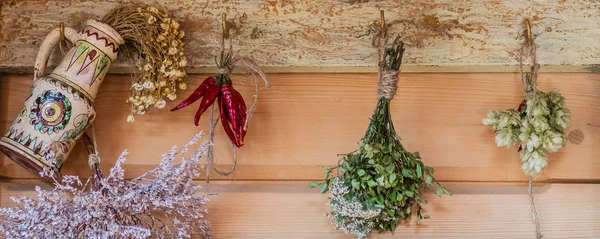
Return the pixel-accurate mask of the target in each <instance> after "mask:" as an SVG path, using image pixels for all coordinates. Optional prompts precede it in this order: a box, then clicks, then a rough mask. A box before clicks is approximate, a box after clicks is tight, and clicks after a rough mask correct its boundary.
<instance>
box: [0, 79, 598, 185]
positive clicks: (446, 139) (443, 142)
mask: <svg viewBox="0 0 600 239" xmlns="http://www.w3.org/2000/svg"><path fill="white" fill-rule="evenodd" d="M202 79H204V76H202V75H194V76H192V77H191V78H190V87H189V89H188V90H187V91H184V92H182V93H181V94H180V98H183V96H187V95H188V94H189V93H190V92H191V91H192V90H193V89H195V88H196V86H197V85H198V84H199V82H201V80H202ZM270 80H271V82H272V85H273V86H272V88H270V89H264V88H263V89H262V90H261V93H260V96H259V102H258V106H257V111H256V113H255V114H254V117H253V118H252V119H251V121H250V125H249V133H248V135H247V137H246V145H245V146H244V147H242V148H241V150H239V151H238V155H239V159H238V168H237V170H236V171H235V172H234V173H233V174H232V175H230V176H228V177H222V176H218V175H217V174H214V173H213V174H212V176H213V177H212V178H213V179H215V180H250V181H254V180H262V181H264V180H268V181H280V180H283V181H306V180H317V179H320V178H322V177H323V172H322V170H321V165H335V164H336V163H337V161H338V160H339V158H338V157H337V156H336V155H337V154H340V153H347V152H350V151H353V150H355V149H356V147H357V144H356V143H357V142H358V140H359V139H360V138H361V137H362V136H363V135H364V130H365V129H366V127H367V125H368V123H369V117H370V116H371V114H372V111H373V109H374V107H375V103H376V95H375V92H376V89H375V87H376V75H375V74H271V75H270ZM539 81H540V86H539V87H540V89H541V90H545V91H548V90H552V89H554V88H557V89H560V92H562V93H563V94H564V95H565V97H566V98H567V105H568V107H569V108H570V109H571V110H572V113H573V115H572V119H573V120H572V124H571V126H570V127H569V128H568V129H567V130H566V133H567V134H569V133H570V132H571V131H574V130H578V131H577V132H578V134H579V133H580V134H581V135H582V136H577V141H578V142H579V140H582V141H581V142H580V143H579V144H568V145H567V146H566V147H564V148H563V149H561V150H560V151H559V152H557V153H552V154H550V157H549V166H548V168H547V170H545V171H544V173H543V174H542V175H540V176H539V177H537V178H536V180H539V181H546V182H574V181H576V182H598V181H599V180H600V161H598V160H596V156H597V155H600V148H599V147H597V144H598V142H600V108H599V107H598V105H600V97H598V93H597V92H598V91H600V75H598V74H573V73H569V74H567V73H560V74H559V73H552V74H550V73H547V74H541V75H540V80H539ZM129 82H130V77H129V76H127V75H110V76H108V77H107V78H106V79H105V82H104V84H103V85H102V87H101V88H100V93H99V95H98V97H97V100H96V107H97V112H98V117H97V120H96V121H95V123H94V124H95V129H96V134H97V137H98V147H99V151H100V156H101V158H102V166H103V168H105V169H108V168H109V167H110V166H112V165H113V164H114V162H115V160H116V159H117V157H118V155H119V154H120V153H121V152H122V151H123V150H125V149H127V150H128V152H129V155H128V160H127V163H126V164H125V167H126V169H127V176H128V177H132V176H136V175H139V174H141V173H142V172H145V171H147V170H148V169H150V168H152V167H154V166H155V165H156V164H157V163H158V162H159V160H160V155H161V154H162V153H164V152H167V151H168V149H170V148H171V147H172V146H173V145H183V144H184V143H186V142H187V141H188V140H189V139H190V138H191V137H192V136H193V135H194V134H196V133H198V132H199V131H200V130H206V129H207V128H208V127H207V121H206V118H207V117H204V119H203V120H204V121H202V122H201V126H200V127H196V126H194V125H193V123H192V119H193V115H194V112H195V110H196V107H197V105H194V106H191V107H188V108H186V109H184V110H181V111H177V112H168V110H167V109H163V110H160V111H159V110H156V109H153V110H152V111H150V112H149V113H148V114H146V115H143V116H138V117H136V121H135V123H133V124H130V123H126V122H125V119H126V116H127V114H128V112H129V110H128V107H129V105H128V104H126V103H125V98H126V96H127V95H128V90H129V85H130V83H129ZM234 82H235V83H234V84H235V86H236V88H238V89H239V90H240V91H241V92H242V94H243V95H244V96H245V98H247V99H248V97H251V94H252V92H253V88H252V87H251V85H250V84H249V83H248V82H247V80H246V79H245V78H244V77H243V76H237V75H236V76H234ZM30 86H31V76H30V75H3V76H2V77H1V78H0V106H1V107H0V108H1V109H2V110H1V111H0V131H1V132H5V131H6V129H7V128H8V127H9V125H10V124H11V123H12V122H13V120H14V119H15V116H16V115H17V113H18V112H19V110H20V109H21V108H22V107H23V106H22V104H23V100H24V99H25V97H26V95H27V93H28V92H29V88H30ZM522 97H523V93H522V92H521V89H520V87H519V80H518V75H517V74H513V73H478V74H401V76H400V83H399V89H398V95H397V96H396V97H395V98H394V100H393V102H392V112H393V120H394V123H395V127H396V130H397V131H398V133H399V135H400V136H401V137H402V138H403V141H402V143H403V144H404V145H405V146H406V148H407V149H408V150H410V151H419V152H420V153H421V156H422V157H423V160H424V162H425V163H426V164H428V165H430V166H432V167H434V168H435V169H436V174H435V175H436V177H437V178H438V179H440V180H442V181H461V182H462V181H472V182H482V181H486V182H507V181H521V182H524V181H526V180H527V178H526V177H525V175H524V174H523V173H522V172H521V170H520V167H519V166H520V161H519V158H518V155H517V152H516V150H517V149H516V148H510V149H507V148H501V147H497V146H496V145H495V143H494V133H493V132H492V130H491V129H490V128H489V127H487V126H484V125H482V124H481V120H482V119H483V118H484V116H485V114H486V112H487V111H488V110H489V109H506V108H510V107H516V106H517V105H518V104H519V102H520V101H521V100H522ZM179 100H180V99H177V100H176V102H169V104H168V105H167V107H166V108H170V107H173V106H174V105H175V104H176V103H178V102H179ZM579 131H580V132H579ZM216 135H217V141H216V150H217V152H216V154H217V160H216V161H217V164H219V167H220V168H222V169H225V168H227V167H229V165H230V164H231V158H230V157H231V152H230V146H229V144H228V142H227V141H226V138H225V136H224V134H223V132H222V131H221V129H220V126H219V127H218V130H217V132H216ZM0 163H1V164H0V165H2V166H1V167H0V176H2V177H6V178H37V176H36V175H32V174H30V173H28V172H27V171H25V170H24V169H22V168H21V167H19V166H18V165H16V164H15V163H13V162H12V161H11V160H9V159H8V158H6V156H4V155H0ZM63 173H66V174H77V175H88V174H89V173H90V170H89V168H88V166H87V155H86V152H85V150H84V148H83V145H81V144H78V145H77V146H76V148H75V151H74V153H73V154H72V155H71V156H70V158H69V160H68V161H67V162H66V166H65V167H64V169H63Z"/></svg>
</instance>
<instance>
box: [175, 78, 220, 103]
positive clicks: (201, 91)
mask: <svg viewBox="0 0 600 239" xmlns="http://www.w3.org/2000/svg"><path fill="white" fill-rule="evenodd" d="M216 83H217V81H216V80H215V78H213V77H212V76H211V77H208V78H206V79H204V81H203V82H202V84H200V86H198V88H196V90H195V91H194V93H192V94H191V95H190V96H189V97H188V98H187V99H185V100H184V101H182V102H181V103H179V104H178V105H177V106H175V108H173V109H171V111H176V110H179V109H181V108H184V107H186V106H188V105H191V104H193V103H194V102H196V101H197V100H199V99H200V98H201V97H202V96H203V95H204V93H206V90H207V89H208V86H209V85H211V84H212V85H214V84H216Z"/></svg>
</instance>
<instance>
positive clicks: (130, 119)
mask: <svg viewBox="0 0 600 239" xmlns="http://www.w3.org/2000/svg"><path fill="white" fill-rule="evenodd" d="M134 121H135V117H134V116H133V115H132V114H130V115H128V116H127V122H129V123H133V122H134Z"/></svg>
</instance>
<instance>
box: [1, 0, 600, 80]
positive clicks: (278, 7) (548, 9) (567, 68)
mask: <svg viewBox="0 0 600 239" xmlns="http://www.w3.org/2000/svg"><path fill="white" fill-rule="evenodd" d="M123 2H125V3H127V2H130V1H119V2H102V3H101V4H99V3H98V2H95V1H81V0H71V1H3V3H2V8H0V26H2V27H1V28H0V72H8V73H32V69H33V63H34V59H35V56H36V54H37V51H38V48H39V46H40V44H41V42H42V41H43V38H44V36H45V35H46V34H47V33H48V32H49V31H50V30H52V29H54V28H56V27H58V26H59V23H60V22H65V24H66V25H67V26H71V27H74V28H79V27H80V25H81V23H82V22H83V21H84V20H86V19H89V18H93V19H100V18H101V17H102V16H103V15H104V14H106V13H107V12H108V11H110V9H112V8H114V7H116V6H118V5H119V4H120V3H123ZM131 2H132V1H131ZM156 2H157V4H159V5H164V6H167V7H169V8H170V9H171V12H172V13H173V14H174V16H175V18H176V19H178V20H179V21H180V23H181V29H183V30H184V31H185V32H186V39H185V43H186V56H187V58H188V62H189V65H190V72H191V73H207V72H214V70H215V69H214V67H213V66H214V64H213V57H214V56H215V55H217V53H218V52H219V43H220V40H221V20H220V19H221V18H220V15H221V13H223V12H226V13H227V14H228V16H230V18H232V19H233V20H234V21H235V23H236V24H237V26H238V28H237V30H236V34H235V35H236V36H235V47H236V49H237V51H238V52H239V53H240V54H242V55H250V56H253V57H254V58H256V60H257V61H258V63H259V64H260V65H262V66H264V67H265V69H266V70H267V71H268V72H270V73H283V72H294V73H301V72H302V73H304V72H321V73H323V72H327V73H332V72H375V70H376V68H375V66H376V64H377V59H376V58H377V53H376V50H375V49H374V48H373V47H372V46H371V40H370V39H371V37H370V36H364V37H362V36H361V35H364V34H365V33H366V32H367V31H368V30H369V27H370V26H371V24H372V23H373V21H377V20H378V19H379V10H380V9H383V10H385V15H386V18H387V22H388V23H390V22H394V21H396V20H398V21H400V22H402V23H403V24H399V25H395V26H392V29H391V32H392V33H399V34H401V35H402V37H403V40H404V41H405V42H406V43H407V47H408V48H407V52H406V54H405V59H404V63H406V67H405V68H403V70H404V71H405V72H515V71H517V65H518V64H517V63H518V61H517V56H518V52H519V46H520V43H521V41H522V40H521V39H519V35H520V34H521V33H520V32H522V30H523V27H524V25H523V24H522V22H523V20H524V19H525V18H529V19H531V21H532V23H533V28H532V31H533V34H534V36H535V42H536V43H537V44H538V45H539V49H538V51H537V52H538V59H539V62H540V64H542V65H545V67H542V71H546V72H599V71H600V66H599V65H600V45H599V44H597V42H598V39H600V2H598V1H593V0H592V1H591V0H587V1H578V2H569V3H567V2H553V1H550V2H546V1H542V2H530V1H522V0H507V1H483V2H474V1H455V0H434V1H427V2H426V3H423V2H418V3H416V2H415V3H407V2H403V1H391V0H387V1H367V2H365V3H354V4H352V3H349V2H348V1H346V2H340V1H312V0H295V1H258V0H251V1H225V2H223V1H219V0H208V1H204V0H202V1H200V0H195V1H173V0H159V1H156ZM175 2H176V3H175ZM426 29H434V30H435V31H431V30H426ZM436 32H438V33H436ZM439 32H443V34H439ZM60 58H61V56H60V54H59V53H58V51H57V52H55V54H53V57H51V60H50V65H56V63H57V62H59V60H60ZM133 71H134V69H132V68H131V67H128V66H127V64H125V63H124V62H117V63H116V64H114V65H113V68H112V70H111V71H110V72H111V73H131V72H133Z"/></svg>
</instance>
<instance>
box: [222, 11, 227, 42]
mask: <svg viewBox="0 0 600 239" xmlns="http://www.w3.org/2000/svg"><path fill="white" fill-rule="evenodd" d="M221 22H222V28H223V29H222V30H223V39H229V24H227V13H223V14H221Z"/></svg>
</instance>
